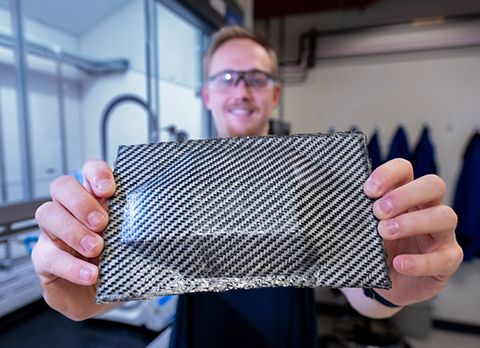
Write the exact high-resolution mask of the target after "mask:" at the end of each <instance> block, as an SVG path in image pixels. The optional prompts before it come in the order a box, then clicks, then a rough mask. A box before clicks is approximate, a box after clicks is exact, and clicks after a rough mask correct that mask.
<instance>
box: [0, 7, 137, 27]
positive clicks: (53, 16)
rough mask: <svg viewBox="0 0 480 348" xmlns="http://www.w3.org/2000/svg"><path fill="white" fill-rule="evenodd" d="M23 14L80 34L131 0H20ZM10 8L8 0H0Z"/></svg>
mask: <svg viewBox="0 0 480 348" xmlns="http://www.w3.org/2000/svg"><path fill="white" fill-rule="evenodd" d="M21 1H22V3H21V4H22V11H23V14H24V16H26V17H28V18H30V19H35V20H37V21H39V22H42V23H45V24H48V25H51V26H53V27H56V28H59V29H62V30H65V31H67V32H69V33H72V34H75V35H80V34H82V33H83V32H85V31H86V30H87V29H88V28H90V27H91V26H93V25H95V24H97V23H98V22H100V21H102V20H103V19H104V18H105V17H107V16H108V15H109V14H110V13H112V12H113V11H115V10H116V9H118V8H119V7H122V6H123V5H125V4H126V3H128V2H130V1H132V0H21ZM0 6H3V7H7V8H10V0H0Z"/></svg>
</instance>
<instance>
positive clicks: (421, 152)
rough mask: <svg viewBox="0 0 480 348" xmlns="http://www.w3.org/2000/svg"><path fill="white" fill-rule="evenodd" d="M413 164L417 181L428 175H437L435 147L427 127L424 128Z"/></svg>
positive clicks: (413, 157) (414, 154)
mask: <svg viewBox="0 0 480 348" xmlns="http://www.w3.org/2000/svg"><path fill="white" fill-rule="evenodd" d="M411 162H412V166H413V175H414V177H415V179H417V178H419V177H421V176H424V175H427V174H437V166H436V165H435V154H434V151H433V145H432V143H431V142H430V138H429V136H428V128H427V127H424V128H423V132H422V136H421V137H420V140H419V141H418V144H417V146H416V147H415V152H414V153H413V155H412V161H411Z"/></svg>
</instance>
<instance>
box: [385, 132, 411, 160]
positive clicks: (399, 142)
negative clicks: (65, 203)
mask: <svg viewBox="0 0 480 348" xmlns="http://www.w3.org/2000/svg"><path fill="white" fill-rule="evenodd" d="M394 158H404V159H406V160H407V161H409V160H410V151H409V150H408V142H407V136H406V135H405V131H404V130H403V128H402V127H399V128H398V130H397V133H396V134H395V136H394V137H393V140H392V144H391V145H390V152H389V153H388V156H387V161H390V160H392V159H394Z"/></svg>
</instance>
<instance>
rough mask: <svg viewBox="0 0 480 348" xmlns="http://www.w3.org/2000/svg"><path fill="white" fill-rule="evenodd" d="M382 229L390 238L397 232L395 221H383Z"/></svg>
mask: <svg viewBox="0 0 480 348" xmlns="http://www.w3.org/2000/svg"><path fill="white" fill-rule="evenodd" d="M384 227H385V231H387V233H388V234H389V235H391V236H392V235H394V234H395V233H397V231H398V223H397V222H396V221H395V220H388V221H385V224H384Z"/></svg>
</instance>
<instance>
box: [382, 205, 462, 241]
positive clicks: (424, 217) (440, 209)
mask: <svg viewBox="0 0 480 348" xmlns="http://www.w3.org/2000/svg"><path fill="white" fill-rule="evenodd" d="M456 226H457V215H456V214H455V212H454V211H453V209H452V208H450V207H448V206H446V205H438V206H435V207H431V208H427V209H422V210H417V211H412V212H409V213H405V214H401V215H398V216H396V217H394V218H392V219H389V220H382V221H380V223H379V224H378V232H379V233H380V235H381V236H382V238H384V239H387V240H396V239H400V238H406V237H411V236H416V235H423V234H432V237H433V238H434V239H435V240H436V241H438V242H442V241H444V239H447V240H448V241H453V240H454V239H455V235H454V233H453V231H454V230H455V227H456Z"/></svg>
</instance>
